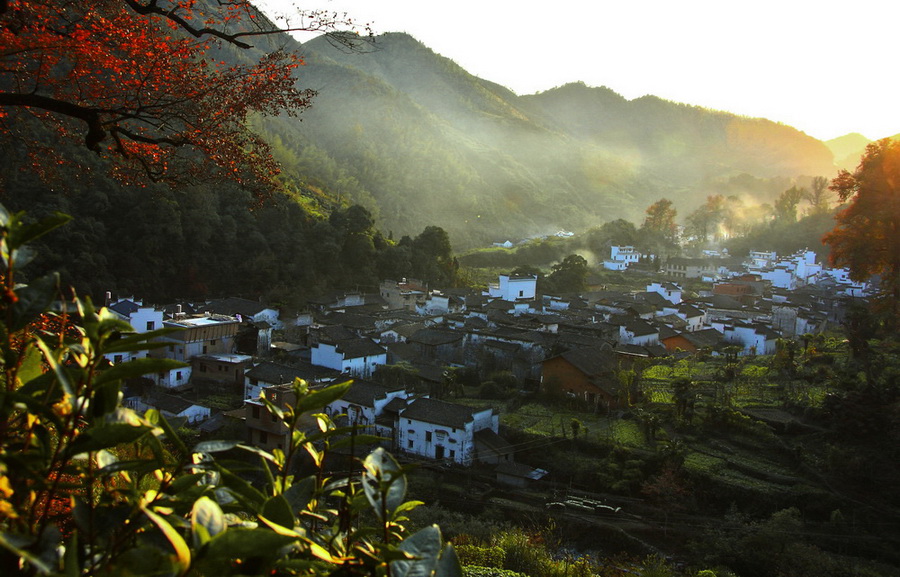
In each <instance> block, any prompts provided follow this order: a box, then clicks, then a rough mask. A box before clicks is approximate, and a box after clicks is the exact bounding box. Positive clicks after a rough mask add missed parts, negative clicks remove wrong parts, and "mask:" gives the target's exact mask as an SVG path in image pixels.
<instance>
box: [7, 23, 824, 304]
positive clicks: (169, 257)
mask: <svg viewBox="0 0 900 577" xmlns="http://www.w3.org/2000/svg"><path fill="white" fill-rule="evenodd" d="M255 46H256V48H254V49H250V50H244V51H239V50H224V51H222V52H221V53H217V54H216V56H217V57H222V58H223V59H225V60H227V61H229V62H238V63H240V62H243V61H253V60H254V59H255V58H257V57H258V56H259V55H260V54H261V53H262V52H265V51H271V50H275V49H278V48H281V47H285V48H287V49H290V50H299V51H300V53H301V55H302V56H303V58H304V59H305V66H303V67H300V68H299V69H298V72H297V77H298V79H299V85H300V86H301V87H302V88H304V89H307V88H308V89H313V90H315V91H317V93H318V95H317V96H316V97H315V99H314V100H313V104H312V107H311V108H310V109H308V110H305V111H303V114H301V115H300V117H299V118H297V117H293V116H290V115H286V114H285V115H282V116H276V117H268V118H264V117H260V116H255V117H253V121H252V122H253V125H254V128H255V129H256V130H257V131H258V132H260V133H261V134H262V136H263V137H264V138H265V139H266V140H267V141H268V142H269V143H270V144H271V146H272V148H273V152H274V155H275V157H276V159H277V160H278V161H279V162H280V163H281V168H282V174H281V175H280V176H279V177H278V179H279V182H280V185H281V187H282V190H280V191H278V192H274V191H272V190H271V189H270V190H268V191H265V190H264V191H263V192H262V193H261V192H260V190H259V188H260V187H259V186H257V187H255V190H253V191H252V192H251V191H250V189H253V188H254V187H253V186H250V187H249V188H242V187H241V186H239V185H238V184H236V183H222V182H220V181H219V180H217V179H213V178H204V177H203V176H200V177H196V176H195V177H194V178H192V179H190V180H187V181H182V182H180V183H177V184H176V186H174V187H172V186H167V185H164V184H153V183H145V184H142V185H140V186H130V185H128V184H127V183H123V182H122V181H121V180H116V179H113V178H112V177H111V176H110V165H109V164H108V163H107V160H106V159H104V158H101V157H98V156H97V155H95V154H92V153H91V152H89V151H88V150H86V149H85V148H83V146H80V145H79V144H72V143H70V142H67V141H64V140H61V139H59V138H58V136H57V135H55V134H54V133H52V132H49V131H47V132H40V131H42V130H44V131H46V128H41V127H39V126H33V127H25V128H24V129H22V130H21V131H20V132H19V134H26V135H29V137H32V136H35V135H37V136H36V137H35V138H33V141H35V142H41V143H42V145H44V146H46V147H48V149H49V148H51V147H52V148H54V149H55V150H54V155H56V156H58V157H60V158H66V159H68V161H67V163H68V164H69V165H68V166H59V165H57V164H56V163H55V161H54V160H53V159H52V158H49V157H41V156H39V155H38V156H36V155H35V154H34V153H33V152H31V153H29V152H27V151H24V150H22V149H21V148H20V146H19V141H17V140H16V138H14V137H12V136H10V134H14V133H6V135H5V136H4V137H3V139H2V140H0V148H2V150H3V156H2V158H0V164H2V166H0V169H2V175H3V178H2V183H0V184H2V186H0V202H2V203H3V204H4V205H6V206H7V207H8V208H9V209H10V210H14V211H18V210H28V211H29V213H30V214H32V215H34V216H35V217H39V216H41V215H44V214H47V213H49V212H51V211H55V210H58V211H62V212H65V213H68V214H72V215H74V216H75V217H76V221H75V222H76V223H77V224H75V225H72V226H69V227H66V228H65V229H64V230H63V232H62V233H61V234H60V235H57V236H56V237H55V240H54V241H53V243H54V244H53V246H49V245H48V246H44V247H41V248H42V250H41V251H39V254H40V255H41V257H40V259H41V261H39V262H38V263H37V264H36V267H37V270H60V271H61V272H62V273H63V275H64V278H65V279H66V281H67V282H71V283H74V284H75V285H76V287H78V289H79V290H80V291H81V292H83V293H87V294H94V295H101V294H102V293H103V292H105V291H106V290H121V291H125V292H135V293H138V294H141V295H142V296H145V297H147V298H151V299H169V298H174V297H175V296H185V297H197V298H200V297H207V296H210V295H224V294H244V295H248V296H257V295H260V294H264V295H266V296H267V297H268V298H270V299H272V300H273V301H274V302H280V303H285V304H299V303H301V302H302V301H303V299H304V298H307V297H309V296H311V295H314V294H316V293H319V292H322V291H325V290H329V289H331V288H335V287H342V288H356V287H359V288H362V289H364V290H371V289H372V288H373V287H374V286H375V284H377V282H378V280H380V279H381V278H396V277H400V276H410V275H412V276H419V277H427V279H430V280H433V281H438V280H441V281H447V280H448V279H450V278H452V276H453V267H454V265H453V262H452V260H451V258H450V255H449V251H450V250H451V249H450V248H449V247H450V243H451V242H452V245H453V247H454V248H455V249H457V250H464V249H466V248H470V247H474V246H482V245H484V244H486V243H489V242H491V241H497V240H504V239H506V238H512V239H516V238H522V237H526V236H533V235H539V234H547V233H553V232H555V231H557V230H559V229H566V230H574V231H584V230H588V229H590V228H592V227H596V226H599V225H601V224H602V223H604V222H608V221H612V220H614V219H616V218H627V219H629V220H631V221H634V222H640V220H641V219H642V218H643V211H644V209H645V207H646V206H647V205H648V204H649V203H650V202H651V201H652V200H654V199H657V198H660V197H662V196H666V197H667V198H670V199H671V200H673V201H675V202H676V203H677V204H678V206H679V209H680V211H681V214H689V213H690V210H691V209H692V208H693V207H695V206H697V205H700V204H702V202H703V199H704V198H706V196H707V195H709V194H724V195H735V196H740V197H744V198H750V199H755V200H756V201H757V202H772V201H774V199H775V197H776V196H777V195H778V194H779V193H780V192H782V191H783V190H784V189H785V188H786V187H787V186H789V183H790V182H791V179H792V178H794V177H798V176H800V175H807V178H808V176H810V175H828V176H831V175H832V173H833V167H832V165H831V162H832V156H831V153H830V151H829V150H828V149H827V148H826V147H825V145H824V144H822V143H821V142H819V141H816V140H814V139H812V138H810V137H808V136H806V135H805V134H803V133H801V132H799V131H796V130H794V129H793V128H790V127H787V126H784V125H779V124H776V123H774V122H770V121H767V120H761V119H748V118H741V117H737V116H734V115H731V114H728V113H724V112H715V111H709V110H705V109H702V108H698V107H693V106H688V105H683V104H675V103H671V102H666V101H663V100H660V99H657V98H654V97H645V98H641V99H637V100H634V101H628V100H626V99H624V98H622V97H621V96H619V95H617V94H615V93H614V92H613V91H611V90H609V89H605V88H590V87H587V86H584V85H580V84H572V85H568V86H564V87H561V88H559V89H555V90H551V91H548V92H546V93H542V94H537V95H532V96H517V95H516V94H514V93H513V92H511V91H510V90H507V89H505V88H503V87H502V86H499V85H496V84H493V83H491V82H489V81H486V80H482V79H479V78H476V77H474V76H472V75H470V74H469V73H467V72H466V71H465V70H463V69H462V68H460V67H459V66H457V65H456V64H455V63H453V62H452V61H451V60H449V59H446V58H443V57H441V56H439V55H437V54H435V53H434V52H433V51H432V50H430V49H428V48H427V47H426V46H424V45H422V44H421V43H420V42H418V41H417V40H415V39H414V38H412V37H410V36H408V35H405V34H387V35H383V36H379V37H377V38H375V39H374V40H373V42H372V43H371V44H363V46H364V50H363V51H362V52H360V51H347V50H346V47H345V46H342V45H339V46H335V45H334V44H333V43H331V42H329V41H328V40H326V39H325V38H320V39H316V40H313V41H311V42H308V43H307V44H305V45H302V46H300V45H299V44H297V43H296V42H295V41H293V40H292V39H291V38H289V37H287V36H277V37H266V38H263V39H257V41H256V42H255ZM4 121H5V122H6V123H7V124H8V125H10V126H12V124H13V123H14V122H17V120H16V117H15V116H14V115H10V116H8V117H6V118H5V119H4ZM829 171H831V172H829ZM746 204H750V203H745V205H746ZM354 205H359V206H361V207H365V210H359V209H353V210H354V211H356V213H355V214H357V216H359V215H361V214H364V215H365V216H364V217H363V218H362V221H363V222H362V223H357V224H358V226H357V227H356V228H353V227H351V228H349V229H348V228H347V226H346V219H344V218H343V217H342V216H341V215H343V214H345V213H346V211H347V210H348V208H349V207H351V206H354ZM351 220H352V219H351ZM339 223H343V224H339ZM426 230H431V231H432V232H436V234H437V236H439V237H440V239H439V241H440V242H438V243H437V244H438V245H440V249H439V250H438V251H437V252H435V253H434V254H427V255H424V256H423V254H422V253H421V251H419V252H418V253H417V252H416V251H417V250H418V249H417V248H416V247H415V246H414V241H415V240H416V238H418V236H420V235H421V234H422V233H423V231H426ZM444 231H446V232H447V233H448V234H444ZM448 235H449V238H448ZM404 237H407V238H404ZM423 244H424V245H428V244H429V243H428V242H425V241H423ZM432 246H433V243H432ZM429 250H430V249H429ZM426 252H427V251H426Z"/></svg>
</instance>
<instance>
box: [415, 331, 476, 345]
mask: <svg viewBox="0 0 900 577" xmlns="http://www.w3.org/2000/svg"><path fill="white" fill-rule="evenodd" d="M462 338H463V335H462V333H458V332H456V331H450V330H442V329H422V330H420V331H417V332H416V334H414V335H412V336H410V337H408V339H407V340H408V341H409V342H412V343H418V344H422V345H430V346H438V345H449V344H451V343H457V342H459V341H460V340H462Z"/></svg>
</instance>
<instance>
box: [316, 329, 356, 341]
mask: <svg viewBox="0 0 900 577" xmlns="http://www.w3.org/2000/svg"><path fill="white" fill-rule="evenodd" d="M315 333H316V336H317V337H318V338H319V340H320V341H323V342H327V343H338V342H340V341H345V340H349V339H355V338H358V335H357V334H356V333H354V332H353V331H350V330H348V329H347V328H346V327H344V326H343V325H327V326H323V327H319V328H317V329H316V330H315Z"/></svg>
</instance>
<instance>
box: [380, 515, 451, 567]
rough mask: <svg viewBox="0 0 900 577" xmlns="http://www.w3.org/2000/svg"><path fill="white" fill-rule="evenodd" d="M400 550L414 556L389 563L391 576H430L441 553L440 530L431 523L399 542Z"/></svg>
mask: <svg viewBox="0 0 900 577" xmlns="http://www.w3.org/2000/svg"><path fill="white" fill-rule="evenodd" d="M399 548H400V550H401V551H405V552H407V553H409V554H410V555H412V556H413V557H415V558H414V559H410V560H408V561H394V562H393V563H392V564H391V568H392V572H391V574H392V577H430V576H431V574H432V573H433V572H434V571H435V569H436V567H437V562H438V555H440V553H441V549H442V548H443V543H442V542H441V530H440V529H438V526H437V525H431V526H430V527H425V528H424V529H421V530H419V531H417V532H416V533H414V534H412V535H410V536H409V537H408V538H406V539H404V540H403V542H401V543H400V547H399Z"/></svg>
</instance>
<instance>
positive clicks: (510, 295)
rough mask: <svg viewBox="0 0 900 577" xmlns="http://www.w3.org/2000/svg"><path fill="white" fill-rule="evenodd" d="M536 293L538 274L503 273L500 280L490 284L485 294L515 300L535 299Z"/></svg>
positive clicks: (495, 297)
mask: <svg viewBox="0 0 900 577" xmlns="http://www.w3.org/2000/svg"><path fill="white" fill-rule="evenodd" d="M536 294H537V275H536V274H513V275H510V274H501V275H500V277H499V282H498V283H497V284H492V285H490V286H489V287H488V290H487V292H486V293H485V296H488V297H490V298H494V299H500V300H504V301H511V302H515V301H520V300H523V301H528V300H534V297H535V295H536Z"/></svg>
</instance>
